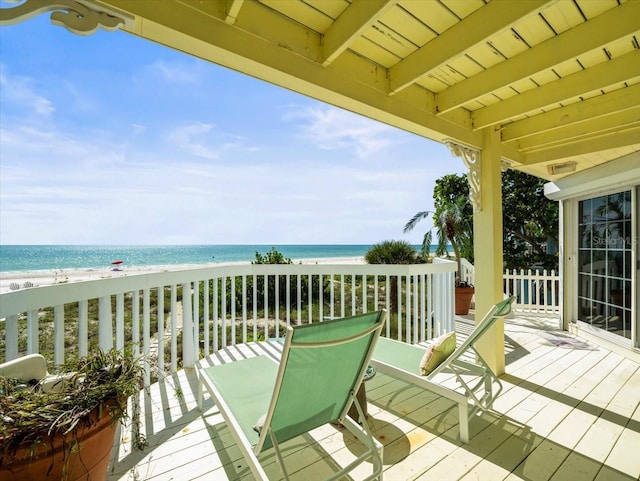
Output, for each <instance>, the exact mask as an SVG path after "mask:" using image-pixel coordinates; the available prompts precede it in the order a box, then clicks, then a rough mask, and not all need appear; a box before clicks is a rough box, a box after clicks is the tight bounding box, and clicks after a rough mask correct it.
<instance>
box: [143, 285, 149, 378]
mask: <svg viewBox="0 0 640 481" xmlns="http://www.w3.org/2000/svg"><path fill="white" fill-rule="evenodd" d="M150 341H151V295H150V293H149V288H148V287H145V288H144V290H143V291H142V353H143V356H142V360H143V365H144V385H145V386H148V385H150V384H151V371H150V367H151V365H150V364H149V354H150V348H151V343H150Z"/></svg>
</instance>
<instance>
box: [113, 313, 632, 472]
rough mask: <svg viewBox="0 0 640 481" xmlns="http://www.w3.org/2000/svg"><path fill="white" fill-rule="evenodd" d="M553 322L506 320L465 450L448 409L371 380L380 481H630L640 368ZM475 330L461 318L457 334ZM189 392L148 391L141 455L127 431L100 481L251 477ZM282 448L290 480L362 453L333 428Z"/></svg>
mask: <svg viewBox="0 0 640 481" xmlns="http://www.w3.org/2000/svg"><path fill="white" fill-rule="evenodd" d="M554 324H557V321H555V320H554V321H550V320H548V319H544V318H539V317H538V318H533V317H531V318H524V317H517V318H514V319H508V320H507V321H506V323H505V343H506V344H505V345H506V352H507V359H506V361H507V373H506V374H505V375H504V376H502V378H501V379H502V382H503V384H504V391H503V393H502V394H501V395H500V396H499V397H498V399H497V401H496V403H495V405H494V409H493V410H492V411H491V412H488V413H483V414H482V415H480V416H476V417H474V418H473V419H472V420H471V423H470V431H471V440H470V443H469V444H461V443H460V442H459V441H458V426H457V415H456V410H455V409H453V405H452V404H451V403H450V402H449V401H446V400H444V399H442V398H438V397H437V396H436V395H434V394H432V393H430V392H427V391H424V390H421V389H418V388H416V387H414V386H412V385H410V384H407V383H405V382H402V381H399V380H397V379H394V378H391V377H389V376H385V375H382V374H377V375H376V376H375V377H374V378H373V379H371V380H370V381H368V382H367V384H366V387H367V395H368V399H369V406H368V408H369V414H370V415H371V418H370V426H371V427H372V429H373V430H374V434H375V436H376V437H377V438H378V439H379V440H380V441H381V442H382V443H383V444H384V445H385V448H384V449H385V451H384V465H385V472H384V477H385V479H386V480H387V481H405V480H413V479H424V480H427V479H429V480H464V481H472V480H473V481H478V480H480V481H484V480H487V481H494V480H496V481H497V480H527V481H538V480H553V481H562V480H567V481H578V480H579V481H592V480H597V481H615V480H629V481H630V480H637V479H638V478H639V477H640V455H639V454H638V453H639V449H640V363H638V360H637V359H635V358H634V359H632V358H631V357H625V356H623V355H621V354H618V353H615V352H612V351H609V350H607V349H605V348H603V347H600V346H597V345H595V344H593V343H590V342H587V341H584V340H581V339H579V338H576V337H575V336H572V335H570V334H568V333H566V332H561V331H557V330H555V329H554V328H553V325H554ZM471 328H472V326H471V325H470V322H469V321H466V320H464V319H458V331H459V332H462V333H464V332H465V331H466V332H468V331H469V330H470V329H471ZM245 352H246V351H245ZM234 355H239V354H234ZM241 355H245V354H241ZM196 392H197V381H196V378H195V374H194V372H193V371H184V370H183V371H180V372H179V373H178V374H176V375H175V376H173V377H172V378H171V379H167V380H165V381H163V382H160V383H156V384H154V385H153V386H152V389H151V396H149V397H146V396H144V397H143V399H144V402H143V404H144V405H143V409H144V410H145V414H146V416H145V417H146V423H145V425H144V427H143V432H145V433H146V438H147V442H148V446H147V448H146V449H145V450H144V451H142V452H140V451H135V450H132V449H131V446H130V436H129V434H128V432H127V430H126V429H123V434H122V438H123V441H122V444H120V445H119V446H118V447H117V448H116V449H114V459H113V460H112V468H111V474H110V476H109V478H108V481H116V480H154V481H165V480H174V479H175V480H181V481H182V480H234V481H235V480H243V481H244V480H252V479H253V477H252V475H251V473H250V471H249V469H248V467H247V465H246V463H245V461H244V459H243V458H242V456H241V454H240V451H239V449H238V448H237V446H236V445H235V442H234V441H233V438H232V436H231V433H230V431H229V429H228V428H227V427H226V426H225V424H224V422H223V420H222V418H221V416H220V414H219V412H218V411H217V409H216V408H215V406H214V405H213V403H212V402H211V401H210V400H209V399H208V398H205V405H204V408H205V410H204V413H200V412H199V411H198V409H197V407H196V402H195V393H196ZM205 396H206V395H205ZM312 438H313V439H312ZM314 441H315V442H314ZM283 448H284V451H283V454H284V455H285V463H286V464H287V467H288V469H289V470H290V474H291V475H292V479H293V480H305V481H306V480H312V479H324V477H326V476H328V475H329V474H330V473H331V472H332V471H333V469H334V466H335V465H334V464H333V463H339V464H340V465H345V464H347V463H348V462H349V461H350V460H352V459H353V458H354V457H355V456H356V455H357V454H358V453H359V452H360V449H361V448H360V445H359V444H358V442H357V441H354V439H352V438H351V436H350V435H348V434H346V433H345V432H343V431H340V430H337V429H335V428H333V427H331V426H326V427H323V428H319V429H317V430H315V431H313V432H312V433H311V435H309V436H304V437H300V438H296V439H294V440H291V441H289V442H287V443H285V444H284V445H283ZM272 451H273V450H270V451H267V453H266V455H263V456H262V457H261V459H262V460H263V464H264V465H265V466H266V470H267V472H268V473H269V475H270V476H272V479H281V475H280V471H279V469H278V467H277V465H276V464H275V456H274V454H273V452H272ZM364 474H365V470H360V471H356V473H355V474H354V475H353V477H352V478H349V479H354V480H357V479H361V477H360V475H362V477H364Z"/></svg>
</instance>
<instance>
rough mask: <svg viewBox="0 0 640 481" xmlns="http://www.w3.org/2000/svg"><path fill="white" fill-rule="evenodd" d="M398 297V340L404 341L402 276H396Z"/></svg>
mask: <svg viewBox="0 0 640 481" xmlns="http://www.w3.org/2000/svg"><path fill="white" fill-rule="evenodd" d="M396 279H397V285H396V299H397V300H398V303H397V304H398V306H397V307H398V340H399V341H402V276H400V275H398V276H396Z"/></svg>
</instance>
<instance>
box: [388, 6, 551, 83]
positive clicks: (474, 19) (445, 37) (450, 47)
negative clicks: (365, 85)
mask: <svg viewBox="0 0 640 481" xmlns="http://www.w3.org/2000/svg"><path fill="white" fill-rule="evenodd" d="M548 3H549V0H520V1H517V2H514V1H512V0H493V1H491V2H489V3H488V4H487V5H485V6H483V7H482V8H479V9H478V10H476V11H475V12H473V13H472V14H471V15H469V16H468V17H466V18H465V19H464V20H462V21H460V22H458V23H456V24H455V25H453V26H452V27H451V28H449V29H448V30H445V31H444V32H443V33H441V34H440V35H438V36H437V37H436V38H434V39H433V40H431V41H430V42H429V43H427V44H426V45H424V46H422V47H420V48H419V49H418V50H416V51H415V52H413V53H411V54H410V55H409V56H408V57H406V58H405V59H404V60H401V61H400V62H398V63H397V64H396V65H394V66H393V67H391V68H390V69H389V78H390V87H391V92H392V93H395V92H398V91H400V90H402V89H403V88H406V87H407V86H408V85H410V84H412V83H414V82H415V81H416V80H418V79H420V78H421V77H424V76H426V75H428V74H429V73H430V72H433V71H434V70H437V69H438V68H440V67H442V66H443V65H445V64H446V63H447V62H449V61H451V60H453V59H455V58H457V57H459V56H460V55H462V54H463V53H464V52H465V51H467V50H468V49H470V48H471V47H473V46H474V45H476V44H478V43H480V42H484V41H486V40H487V39H488V38H490V37H492V36H495V35H496V34H498V33H500V32H501V31H503V30H505V29H507V28H509V27H511V26H512V25H513V24H514V23H516V22H517V21H518V20H520V19H521V18H522V17H525V16H527V15H530V14H531V13H533V12H536V11H538V10H540V9H542V7H544V5H545V4H548Z"/></svg>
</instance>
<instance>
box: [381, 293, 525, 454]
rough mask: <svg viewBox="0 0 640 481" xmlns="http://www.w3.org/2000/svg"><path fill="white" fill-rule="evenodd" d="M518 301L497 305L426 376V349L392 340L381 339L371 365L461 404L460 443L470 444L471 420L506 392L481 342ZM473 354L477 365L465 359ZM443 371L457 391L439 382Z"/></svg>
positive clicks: (459, 413) (459, 405)
mask: <svg viewBox="0 0 640 481" xmlns="http://www.w3.org/2000/svg"><path fill="white" fill-rule="evenodd" d="M514 299H515V297H510V298H509V299H505V300H504V301H502V302H499V303H498V304H495V305H494V306H493V307H492V308H491V309H490V310H489V312H488V313H487V315H486V316H485V317H484V318H483V319H482V321H480V322H479V323H478V324H477V325H476V326H475V328H474V329H473V331H472V332H471V334H470V335H469V337H467V339H465V341H464V342H463V343H461V344H460V345H459V346H458V347H457V348H456V349H455V350H454V351H453V353H451V354H450V355H449V356H448V357H447V358H446V359H445V360H444V361H443V362H442V363H441V364H440V365H439V366H438V367H437V368H435V369H434V370H433V371H432V372H431V373H430V374H428V375H426V376H423V375H421V374H420V361H421V359H422V356H423V355H424V353H425V348H424V347H423V346H417V345H412V344H407V343H404V342H400V341H395V340H392V339H387V338H380V341H379V342H378V343H377V345H376V348H375V351H374V353H373V358H372V360H371V364H373V365H374V366H375V367H376V369H377V370H378V371H379V372H383V373H386V374H389V375H391V376H393V377H397V378H399V379H402V380H404V381H407V382H410V383H413V384H416V385H418V386H420V387H423V388H424V389H428V390H430V391H432V392H434V393H436V394H438V395H440V396H443V397H446V398H447V399H450V400H452V401H453V402H455V403H456V404H457V405H458V417H459V428H460V441H462V442H463V443H468V442H469V418H470V417H471V416H473V415H474V414H475V413H476V412H478V410H487V409H490V408H491V406H492V404H493V401H494V399H495V398H496V397H497V396H498V395H499V394H500V392H501V391H502V383H501V382H500V380H499V379H498V377H497V376H496V375H495V374H494V373H493V371H492V370H491V368H490V367H489V365H488V364H487V363H486V362H485V360H484V359H483V358H482V356H481V355H480V353H479V352H478V350H477V348H476V346H477V343H478V340H480V339H481V338H482V336H483V335H484V334H486V332H487V331H488V330H489V329H490V328H491V326H493V324H494V323H495V322H496V320H498V319H499V318H501V317H503V316H505V315H507V314H509V312H511V304H512V303H513V301H514ZM469 354H471V355H475V359H476V362H475V363H473V362H469V361H468V360H465V359H464V358H468V356H469ZM443 371H447V372H451V373H453V374H454V376H455V379H456V381H457V386H456V387H455V388H452V387H449V386H446V385H443V384H442V383H439V382H438V381H437V380H436V377H437V376H438V375H439V374H441V373H442V372H443ZM463 376H464V377H463Z"/></svg>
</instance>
